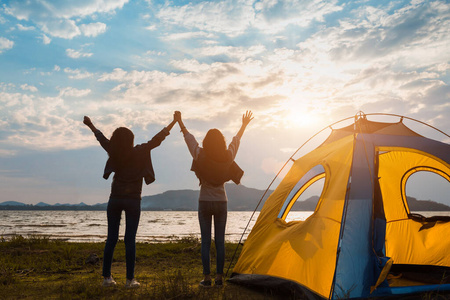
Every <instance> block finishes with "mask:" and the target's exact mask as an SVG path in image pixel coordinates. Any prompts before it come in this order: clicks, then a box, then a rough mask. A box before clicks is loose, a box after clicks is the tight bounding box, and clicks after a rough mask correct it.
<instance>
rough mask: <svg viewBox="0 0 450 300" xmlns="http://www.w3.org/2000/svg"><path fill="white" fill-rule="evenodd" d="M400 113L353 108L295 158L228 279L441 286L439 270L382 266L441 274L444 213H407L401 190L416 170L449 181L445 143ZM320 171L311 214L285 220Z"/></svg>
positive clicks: (305, 286)
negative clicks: (371, 114)
mask: <svg viewBox="0 0 450 300" xmlns="http://www.w3.org/2000/svg"><path fill="white" fill-rule="evenodd" d="M402 120H403V118H402ZM402 120H400V121H399V122H397V123H382V122H373V121H369V120H367V118H366V115H362V116H360V117H359V118H356V121H355V123H354V124H352V125H350V126H347V127H344V128H340V129H334V130H333V131H332V133H331V135H330V136H329V137H328V138H327V139H326V141H325V142H324V143H323V144H322V145H320V146H319V147H318V148H316V149H315V150H313V151H311V152H310V153H308V154H307V155H305V156H303V157H301V158H299V159H297V160H295V162H294V164H293V166H292V167H291V169H290V170H289V172H288V173H287V175H286V176H285V177H284V178H283V180H282V181H281V183H280V184H279V186H278V187H277V188H276V189H275V191H274V192H273V193H272V194H271V195H270V197H269V198H268V199H267V200H266V202H265V204H264V206H263V208H262V209H261V212H260V215H259V217H258V219H257V221H256V223H255V225H254V227H253V229H252V231H251V233H250V234H249V236H248V238H247V241H246V242H245V244H244V247H243V249H242V252H241V255H240V257H239V260H238V262H237V264H236V266H235V267H234V270H233V275H232V278H231V279H230V281H231V282H235V283H242V284H250V285H261V286H266V287H267V286H289V288H295V289H297V288H298V289H299V290H301V291H302V293H304V294H305V295H306V296H308V297H309V298H328V299H340V298H359V297H371V296H387V295H400V294H410V293H417V292H424V291H431V290H436V289H439V290H450V280H448V279H446V278H445V277H442V278H443V279H444V280H447V281H446V283H444V284H433V283H432V284H430V283H423V282H416V281H412V280H405V278H400V279H397V280H389V281H388V280H387V278H388V276H389V271H390V268H391V266H392V269H391V270H396V271H397V273H396V274H400V273H401V274H405V272H409V273H411V272H416V273H417V272H419V273H422V274H423V272H425V271H426V272H431V273H427V274H428V275H427V276H428V277H432V276H431V275H430V274H433V275H436V274H439V276H442V271H447V272H448V273H449V274H450V272H449V271H450V250H449V249H450V239H449V238H448V237H449V236H450V222H449V221H450V217H447V218H445V217H441V218H439V217H434V218H431V219H427V218H420V216H416V215H414V214H411V213H410V211H409V208H408V203H407V200H406V196H405V186H406V182H407V180H408V178H409V177H410V176H411V175H412V174H413V173H414V172H417V171H428V172H434V173H436V174H438V175H440V176H442V177H443V178H445V179H446V180H448V181H449V182H450V145H449V144H445V143H441V142H438V141H435V140H431V139H428V138H425V137H422V136H420V135H419V134H417V133H415V132H414V131H412V130H411V129H409V128H408V127H406V126H405V125H404V123H403V122H402ZM321 178H325V182H324V186H323V190H322V194H321V195H320V198H319V201H318V203H317V206H316V208H315V211H314V213H313V214H312V215H311V216H310V217H309V218H307V219H306V220H305V221H292V222H286V221H285V219H286V216H287V214H288V213H289V211H290V209H291V208H292V206H293V204H294V203H295V202H296V200H297V199H298V198H299V196H300V195H301V194H302V193H303V192H304V191H305V190H306V189H307V188H308V187H309V186H310V185H311V184H313V183H314V182H316V181H317V180H319V179H321ZM411 274H412V273H411ZM391 275H392V274H391ZM389 277H392V276H389ZM439 283H441V282H439ZM399 285H402V286H399Z"/></svg>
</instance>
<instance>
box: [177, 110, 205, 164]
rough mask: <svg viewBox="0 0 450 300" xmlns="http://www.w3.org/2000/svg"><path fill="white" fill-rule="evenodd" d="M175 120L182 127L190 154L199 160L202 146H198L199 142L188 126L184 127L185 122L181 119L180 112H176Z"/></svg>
mask: <svg viewBox="0 0 450 300" xmlns="http://www.w3.org/2000/svg"><path fill="white" fill-rule="evenodd" d="M175 119H176V120H177V122H178V125H180V129H181V132H182V133H183V136H184V141H185V142H186V145H187V147H188V149H189V152H190V153H191V155H192V157H193V158H194V159H197V157H198V154H199V153H200V146H199V145H198V142H197V140H196V139H195V137H194V136H193V135H192V134H190V133H189V131H188V130H187V128H186V126H184V123H183V120H182V119H181V112H179V111H176V112H175Z"/></svg>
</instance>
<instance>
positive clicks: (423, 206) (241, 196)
mask: <svg viewBox="0 0 450 300" xmlns="http://www.w3.org/2000/svg"><path fill="white" fill-rule="evenodd" d="M226 190H227V195H228V210H229V211H253V210H254V209H255V208H256V206H257V205H258V202H259V201H260V200H261V197H262V196H263V194H264V190H258V189H254V188H248V187H245V186H243V185H235V184H227V185H226ZM272 192H273V191H272V190H268V191H267V193H266V195H265V196H264V199H263V200H261V203H260V205H259V206H258V210H260V209H261V207H262V206H263V204H264V202H265V200H266V199H267V197H268V196H269V195H270V194H271V193H272ZM198 195H199V190H171V191H166V192H164V193H161V194H157V195H152V196H144V197H142V202H141V208H142V210H144V211H145V210H149V211H161V210H174V211H195V210H197V202H198ZM318 199H319V197H318V196H312V197H310V198H308V199H306V200H304V201H301V202H296V203H295V204H294V206H293V208H292V210H294V211H298V210H301V211H314V209H315V207H316V204H317V201H318ZM408 204H409V207H410V210H411V211H450V206H447V205H444V204H441V203H437V202H433V201H430V200H417V199H416V198H413V197H408ZM106 207H107V203H97V204H94V205H88V204H85V203H83V202H81V203H79V204H60V203H57V204H52V205H51V204H47V203H44V202H39V203H37V204H34V205H33V204H24V203H21V202H17V201H6V202H2V203H0V210H106Z"/></svg>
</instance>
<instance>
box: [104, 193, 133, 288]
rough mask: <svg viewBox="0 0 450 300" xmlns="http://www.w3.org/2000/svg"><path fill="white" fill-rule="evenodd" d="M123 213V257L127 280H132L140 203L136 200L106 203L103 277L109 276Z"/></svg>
mask: <svg viewBox="0 0 450 300" xmlns="http://www.w3.org/2000/svg"><path fill="white" fill-rule="evenodd" d="M123 210H124V211H125V223H126V225H125V239H124V240H125V257H126V264H127V279H130V280H131V279H133V278H134V265H135V262H136V232H137V229H138V225H139V218H140V216H141V201H140V200H137V199H113V198H110V199H109V201H108V209H107V216H108V238H107V239H106V244H105V251H104V254H103V276H104V277H109V276H111V264H112V259H113V254H114V248H115V247H116V244H117V240H118V239H119V227H120V218H121V215H122V211H123Z"/></svg>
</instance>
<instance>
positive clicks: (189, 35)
mask: <svg viewBox="0 0 450 300" xmlns="http://www.w3.org/2000/svg"><path fill="white" fill-rule="evenodd" d="M214 37H215V35H214V34H211V33H208V32H204V31H195V32H180V33H171V34H168V35H167V36H166V37H165V40H168V41H174V40H183V39H186V40H187V39H196V38H214Z"/></svg>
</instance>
